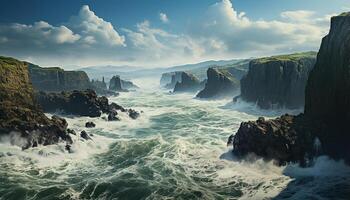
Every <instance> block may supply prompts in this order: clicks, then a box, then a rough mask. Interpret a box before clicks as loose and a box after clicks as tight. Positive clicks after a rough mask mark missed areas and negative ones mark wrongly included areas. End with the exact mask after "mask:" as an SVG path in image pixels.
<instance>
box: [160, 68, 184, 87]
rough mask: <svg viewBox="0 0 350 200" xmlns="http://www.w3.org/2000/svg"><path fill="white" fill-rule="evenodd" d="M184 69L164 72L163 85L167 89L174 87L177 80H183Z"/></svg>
mask: <svg viewBox="0 0 350 200" xmlns="http://www.w3.org/2000/svg"><path fill="white" fill-rule="evenodd" d="M181 76H182V71H178V72H169V73H164V74H162V78H161V86H163V87H164V88H166V89H174V88H175V85H176V83H177V82H181ZM162 83H163V84H164V85H162Z"/></svg>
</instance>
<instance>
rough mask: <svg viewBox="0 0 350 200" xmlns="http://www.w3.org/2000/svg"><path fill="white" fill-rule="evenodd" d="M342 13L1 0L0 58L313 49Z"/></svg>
mask: <svg viewBox="0 0 350 200" xmlns="http://www.w3.org/2000/svg"><path fill="white" fill-rule="evenodd" d="M349 8H350V1H348V0H307V1H306V0H233V1H229V0H148V1H145V0H138V1H132V0H105V1H96V0H90V1H79V0H74V1H71V0H60V1H44V0H32V1H23V0H3V1H2V6H1V7H0V54H2V55H7V56H14V57H18V58H20V59H25V60H29V61H32V62H36V63H38V64H41V65H45V66H50V65H59V66H73V65H79V66H87V65H104V64H114V65H121V64H129V65H138V66H146V67H154V66H170V65H176V64H184V63H193V62H199V61H203V60H208V59H231V58H244V57H253V56H265V55H273V54H281V53H289V52H294V51H304V50H317V49H318V46H319V42H320V39H321V38H322V37H323V36H324V35H325V34H326V32H327V30H328V27H329V18H330V16H331V15H334V14H337V13H340V12H343V11H346V10H350V9H349ZM327 19H328V20H327ZM109 24H110V25H109Z"/></svg>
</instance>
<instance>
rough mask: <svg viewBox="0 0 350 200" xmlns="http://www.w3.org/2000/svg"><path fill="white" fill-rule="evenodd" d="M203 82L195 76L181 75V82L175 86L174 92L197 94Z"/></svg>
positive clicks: (186, 73)
mask: <svg viewBox="0 0 350 200" xmlns="http://www.w3.org/2000/svg"><path fill="white" fill-rule="evenodd" d="M200 88H201V82H200V81H199V80H198V78H197V77H195V76H194V75H193V74H190V73H188V72H182V73H181V82H177V83H176V84H175V88H174V92H196V91H198V90H200Z"/></svg>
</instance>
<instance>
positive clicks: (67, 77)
mask: <svg viewBox="0 0 350 200" xmlns="http://www.w3.org/2000/svg"><path fill="white" fill-rule="evenodd" d="M27 64H28V69H29V76H30V79H31V82H32V84H33V87H34V89H35V90H38V91H52V92H55V91H56V92H59V91H70V90H84V89H89V88H91V87H92V86H91V84H90V80H89V77H88V76H87V74H86V73H85V72H83V71H65V70H63V69H61V68H59V67H49V68H43V67H39V66H37V65H34V64H31V63H27Z"/></svg>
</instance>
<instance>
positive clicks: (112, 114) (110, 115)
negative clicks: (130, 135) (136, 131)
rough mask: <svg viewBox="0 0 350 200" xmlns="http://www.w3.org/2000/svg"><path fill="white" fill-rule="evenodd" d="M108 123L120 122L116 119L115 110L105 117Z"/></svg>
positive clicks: (116, 113)
mask: <svg viewBox="0 0 350 200" xmlns="http://www.w3.org/2000/svg"><path fill="white" fill-rule="evenodd" d="M107 119H108V121H120V118H119V117H118V112H117V111H116V110H113V111H111V112H110V113H109V114H108V117H107Z"/></svg>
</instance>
